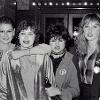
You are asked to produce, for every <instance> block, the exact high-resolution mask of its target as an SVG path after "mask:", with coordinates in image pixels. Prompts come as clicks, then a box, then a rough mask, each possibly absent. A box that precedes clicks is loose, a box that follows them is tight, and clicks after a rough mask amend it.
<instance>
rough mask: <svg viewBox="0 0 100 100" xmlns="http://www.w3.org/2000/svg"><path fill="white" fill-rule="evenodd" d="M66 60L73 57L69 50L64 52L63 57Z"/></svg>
mask: <svg viewBox="0 0 100 100" xmlns="http://www.w3.org/2000/svg"><path fill="white" fill-rule="evenodd" d="M64 58H65V59H66V60H72V58H73V54H71V53H70V52H67V51H66V53H65V57H64Z"/></svg>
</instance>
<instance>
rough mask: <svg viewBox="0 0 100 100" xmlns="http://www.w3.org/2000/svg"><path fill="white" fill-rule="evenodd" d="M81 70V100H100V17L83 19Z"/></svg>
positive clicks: (81, 24)
mask: <svg viewBox="0 0 100 100" xmlns="http://www.w3.org/2000/svg"><path fill="white" fill-rule="evenodd" d="M77 45H78V52H79V69H80V78H81V83H80V88H81V95H80V97H81V98H80V100H99V97H100V16H99V14H94V13H92V14H87V15H86V16H84V17H83V19H82V21H81V23H80V27H79V36H78V40H77Z"/></svg>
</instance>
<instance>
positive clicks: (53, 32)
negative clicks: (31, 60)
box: [46, 24, 70, 49]
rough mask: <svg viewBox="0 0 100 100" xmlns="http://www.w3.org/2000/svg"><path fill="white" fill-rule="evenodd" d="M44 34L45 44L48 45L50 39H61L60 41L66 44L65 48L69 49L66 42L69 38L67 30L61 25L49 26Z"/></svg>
mask: <svg viewBox="0 0 100 100" xmlns="http://www.w3.org/2000/svg"><path fill="white" fill-rule="evenodd" d="M46 34H47V37H46V42H47V43H48V44H49V42H50V39H51V38H52V37H61V38H62V39H64V41H65V43H66V44H65V45H66V48H67V49H68V48H69V44H68V41H69V38H70V36H69V32H68V30H67V29H66V28H65V27H64V25H63V24H50V25H49V26H48V28H47V32H46Z"/></svg>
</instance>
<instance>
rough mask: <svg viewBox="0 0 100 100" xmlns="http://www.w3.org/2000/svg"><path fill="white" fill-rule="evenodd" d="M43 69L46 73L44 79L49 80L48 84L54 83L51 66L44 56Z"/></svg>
mask: <svg viewBox="0 0 100 100" xmlns="http://www.w3.org/2000/svg"><path fill="white" fill-rule="evenodd" d="M44 68H45V72H46V77H47V78H48V79H49V82H50V83H51V84H53V83H54V74H53V64H52V61H51V59H50V57H49V56H48V55H45V57H44Z"/></svg>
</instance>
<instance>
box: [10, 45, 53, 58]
mask: <svg viewBox="0 0 100 100" xmlns="http://www.w3.org/2000/svg"><path fill="white" fill-rule="evenodd" d="M50 52H51V48H50V46H49V45H47V44H39V45H38V46H35V47H33V48H31V49H26V50H15V51H12V52H10V53H9V54H10V55H11V57H12V58H13V59H18V58H20V57H23V56H26V55H35V54H46V53H50Z"/></svg>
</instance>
